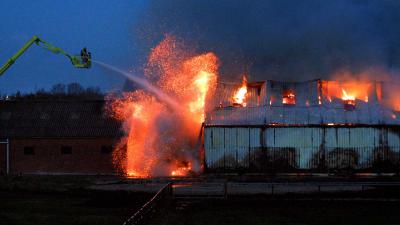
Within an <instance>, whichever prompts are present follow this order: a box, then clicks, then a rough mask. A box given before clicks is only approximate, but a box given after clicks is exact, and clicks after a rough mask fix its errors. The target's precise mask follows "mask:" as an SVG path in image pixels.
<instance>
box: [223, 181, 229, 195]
mask: <svg viewBox="0 0 400 225" xmlns="http://www.w3.org/2000/svg"><path fill="white" fill-rule="evenodd" d="M224 198H225V199H227V198H228V181H226V180H225V182H224Z"/></svg>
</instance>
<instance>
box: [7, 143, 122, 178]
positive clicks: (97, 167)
mask: <svg viewBox="0 0 400 225" xmlns="http://www.w3.org/2000/svg"><path fill="white" fill-rule="evenodd" d="M115 143H116V140H115V139H113V138H87V139H85V138H80V139H40V138H35V139H11V141H10V171H11V173H14V174H15V173H38V174H39V173H43V174H63V173H72V174H111V173H114V172H115V171H114V167H113V164H112V152H107V151H105V150H106V148H107V146H110V147H112V146H113V145H114V144H115ZM102 146H105V147H106V148H104V147H103V150H102ZM63 147H64V148H63ZM4 148H5V147H4ZM0 159H1V158H0ZM0 163H1V162H0ZM0 165H2V164H0Z"/></svg>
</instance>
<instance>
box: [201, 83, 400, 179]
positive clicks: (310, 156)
mask: <svg viewBox="0 0 400 225" xmlns="http://www.w3.org/2000/svg"><path fill="white" fill-rule="evenodd" d="M243 86H244V88H245V89H246V94H245V101H243V102H239V103H238V102H237V101H236V100H235V98H234V97H233V96H234V95H235V93H237V90H238V89H239V88H241V87H243ZM398 88H399V86H398V85H396V84H393V83H388V82H378V81H352V82H349V81H328V80H312V81H307V82H280V81H271V80H268V81H262V82H254V83H245V84H233V83H218V85H217V88H216V92H215V94H214V96H213V97H212V98H211V100H210V101H209V102H208V106H207V108H208V112H207V113H206V120H205V125H204V152H205V156H204V158H205V159H204V165H205V168H206V171H209V172H213V171H214V172H221V171H222V172H229V171H245V172H289V173H290V172H323V173H327V172H331V171H341V170H351V171H356V172H397V171H398V169H399V159H400V117H399V116H400V115H399V111H398V108H397V106H396V105H395V102H396V93H395V92H396V91H395V90H396V89H397V90H399V89H398Z"/></svg>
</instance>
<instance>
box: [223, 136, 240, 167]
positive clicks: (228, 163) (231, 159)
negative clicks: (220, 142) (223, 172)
mask: <svg viewBox="0 0 400 225" xmlns="http://www.w3.org/2000/svg"><path fill="white" fill-rule="evenodd" d="M224 130H225V138H224V139H225V156H224V157H225V168H234V167H236V162H237V155H236V152H237V150H236V149H237V144H236V143H237V128H225V129H224Z"/></svg>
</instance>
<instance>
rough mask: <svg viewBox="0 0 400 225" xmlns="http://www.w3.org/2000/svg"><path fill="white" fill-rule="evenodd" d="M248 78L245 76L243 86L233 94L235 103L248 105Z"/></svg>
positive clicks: (236, 104) (235, 104)
mask: <svg viewBox="0 0 400 225" xmlns="http://www.w3.org/2000/svg"><path fill="white" fill-rule="evenodd" d="M246 95H247V79H246V76H243V80H242V86H241V87H240V88H239V89H238V90H236V91H235V93H234V94H233V105H234V106H243V107H246Z"/></svg>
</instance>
